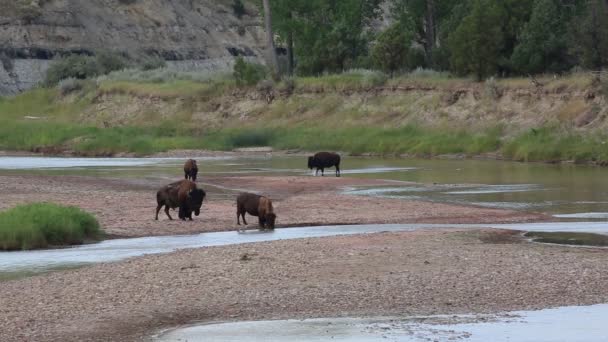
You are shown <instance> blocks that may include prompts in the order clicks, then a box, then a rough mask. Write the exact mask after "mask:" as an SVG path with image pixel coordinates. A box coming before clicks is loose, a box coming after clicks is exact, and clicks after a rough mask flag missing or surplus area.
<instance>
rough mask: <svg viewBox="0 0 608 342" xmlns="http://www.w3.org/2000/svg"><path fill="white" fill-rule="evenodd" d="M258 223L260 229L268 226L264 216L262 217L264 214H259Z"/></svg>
mask: <svg viewBox="0 0 608 342" xmlns="http://www.w3.org/2000/svg"><path fill="white" fill-rule="evenodd" d="M258 223H259V224H260V229H265V228H266V226H265V223H266V222H265V220H264V218H262V215H260V216H258Z"/></svg>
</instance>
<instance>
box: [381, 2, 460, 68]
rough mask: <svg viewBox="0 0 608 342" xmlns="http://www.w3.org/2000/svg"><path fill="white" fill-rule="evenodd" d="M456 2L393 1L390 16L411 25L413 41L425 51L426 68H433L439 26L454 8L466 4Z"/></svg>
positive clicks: (439, 37) (439, 42)
mask: <svg viewBox="0 0 608 342" xmlns="http://www.w3.org/2000/svg"><path fill="white" fill-rule="evenodd" d="M467 2H468V1H458V0H393V1H392V6H391V12H392V15H393V16H394V17H395V19H396V20H397V21H399V22H402V23H409V22H411V23H412V24H413V31H414V39H415V41H416V42H417V43H418V44H420V45H421V46H422V47H423V48H424V51H425V60H426V64H427V65H428V66H435V65H436V64H437V63H438V61H437V60H436V59H435V56H434V55H435V51H436V50H437V49H438V48H439V46H440V44H441V34H440V31H441V26H442V23H444V22H445V21H447V20H448V19H449V18H450V16H451V15H452V13H453V10H454V7H456V6H458V5H460V4H462V3H467Z"/></svg>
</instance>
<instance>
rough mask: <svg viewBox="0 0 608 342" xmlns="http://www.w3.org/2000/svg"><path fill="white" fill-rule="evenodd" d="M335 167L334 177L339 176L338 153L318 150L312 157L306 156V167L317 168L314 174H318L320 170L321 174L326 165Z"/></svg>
mask: <svg viewBox="0 0 608 342" xmlns="http://www.w3.org/2000/svg"><path fill="white" fill-rule="evenodd" d="M332 166H335V167H336V177H340V155H339V154H337V153H332V152H319V153H317V154H315V155H314V156H312V157H308V168H309V169H311V170H312V169H313V168H317V170H316V171H315V176H316V175H317V174H319V170H321V176H323V175H324V174H323V173H324V171H325V168H326V167H332Z"/></svg>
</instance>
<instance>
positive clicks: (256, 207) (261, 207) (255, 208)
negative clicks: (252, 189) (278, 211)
mask: <svg viewBox="0 0 608 342" xmlns="http://www.w3.org/2000/svg"><path fill="white" fill-rule="evenodd" d="M245 213H248V214H249V215H253V216H257V217H258V220H259V223H260V228H262V229H265V228H268V229H274V223H275V221H276V218H277V215H275V213H274V210H273V209H272V201H270V199H269V198H268V197H264V196H260V195H256V194H251V193H242V194H240V195H239V196H238V197H237V198H236V223H237V224H238V225H240V224H241V221H240V217H241V216H242V217H243V223H244V224H247V221H245Z"/></svg>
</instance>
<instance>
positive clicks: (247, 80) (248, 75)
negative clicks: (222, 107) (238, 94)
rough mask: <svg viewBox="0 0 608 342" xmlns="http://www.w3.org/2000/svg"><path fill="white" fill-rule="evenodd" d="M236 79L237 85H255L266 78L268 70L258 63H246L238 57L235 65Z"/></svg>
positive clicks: (234, 73)
mask: <svg viewBox="0 0 608 342" xmlns="http://www.w3.org/2000/svg"><path fill="white" fill-rule="evenodd" d="M233 70H234V71H233V75H234V79H235V80H236V84H237V85H254V84H257V83H258V82H259V81H261V80H263V79H264V78H266V74H267V72H266V68H265V67H264V66H263V65H260V64H257V63H249V62H246V61H245V60H244V59H243V58H242V57H238V58H237V59H236V61H235V63H234V69H233Z"/></svg>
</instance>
